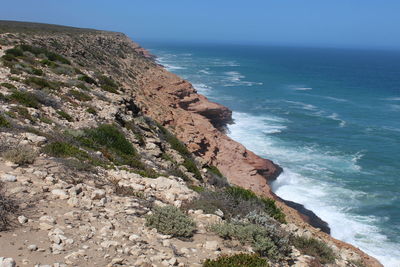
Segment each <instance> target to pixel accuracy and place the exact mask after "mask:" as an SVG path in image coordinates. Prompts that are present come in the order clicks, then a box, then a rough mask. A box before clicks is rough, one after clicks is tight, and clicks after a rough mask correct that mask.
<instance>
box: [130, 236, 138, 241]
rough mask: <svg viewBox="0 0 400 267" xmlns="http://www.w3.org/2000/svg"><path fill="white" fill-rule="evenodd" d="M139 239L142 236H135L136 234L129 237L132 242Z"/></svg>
mask: <svg viewBox="0 0 400 267" xmlns="http://www.w3.org/2000/svg"><path fill="white" fill-rule="evenodd" d="M139 238H140V236H138V235H135V234H133V235H130V236H129V240H130V241H134V240H137V239H139Z"/></svg>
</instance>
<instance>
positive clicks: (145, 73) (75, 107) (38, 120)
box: [0, 22, 381, 266]
mask: <svg viewBox="0 0 400 267" xmlns="http://www.w3.org/2000/svg"><path fill="white" fill-rule="evenodd" d="M0 46H1V48H0V57H1V66H0V83H1V88H0V89H1V95H0V100H1V106H0V128H1V131H0V139H1V141H2V142H1V151H0V152H2V154H1V155H2V162H1V163H0V164H1V168H0V170H1V175H2V176H1V177H2V180H3V182H4V183H3V184H2V185H1V187H2V188H4V191H5V192H4V193H1V194H0V196H1V198H0V205H3V207H7V208H6V209H4V210H5V211H8V212H6V213H4V214H3V215H0V217H1V216H3V217H2V218H4V223H3V226H4V227H3V228H4V229H6V228H7V229H11V230H9V231H8V232H0V246H1V248H2V251H1V252H0V266H1V264H2V263H1V262H2V261H5V259H3V258H1V257H12V258H13V259H15V260H16V261H17V262H18V264H19V263H26V264H33V263H34V264H39V263H43V262H47V263H48V262H51V263H55V264H56V263H57V264H58V265H54V266H65V265H74V266H89V265H90V266H106V265H109V266H114V265H115V266H118V265H127V266H175V265H178V266H200V265H201V264H202V263H203V262H204V261H205V259H207V258H216V257H218V256H219V255H220V254H237V253H240V252H246V253H248V252H254V251H255V252H258V253H260V254H261V255H263V256H264V258H265V259H266V260H268V262H269V264H270V265H272V266H292V265H295V266H321V265H327V266H362V265H365V266H381V265H380V264H379V262H378V261H376V260H375V259H374V258H372V257H370V256H368V255H366V254H365V253H363V252H362V251H360V250H358V249H357V248H354V247H353V246H351V245H348V244H346V243H343V242H341V241H338V240H335V239H334V238H332V237H330V236H329V235H328V234H325V233H323V232H321V231H320V230H319V229H316V228H314V227H312V226H310V225H309V224H308V223H307V222H306V221H305V219H306V220H307V218H308V217H307V216H306V215H304V214H300V213H299V212H298V211H297V210H295V209H292V208H290V207H289V206H288V205H286V204H285V202H283V201H281V200H280V199H279V198H277V197H276V196H275V195H274V194H273V192H271V189H270V187H269V185H268V182H269V181H270V180H273V179H275V178H276V177H277V176H278V175H279V174H280V172H281V171H282V170H281V168H280V167H279V166H277V165H276V164H274V163H273V162H272V161H270V160H267V159H263V158H260V157H258V156H257V155H255V154H254V153H253V152H251V151H249V150H247V149H246V148H245V147H244V146H243V145H241V144H239V143H237V142H235V141H234V140H232V139H230V138H229V137H228V136H226V135H225V133H224V129H225V127H226V125H227V124H228V123H232V118H231V111H230V110H229V109H228V108H226V107H224V106H221V105H219V104H217V103H213V102H211V101H209V100H208V99H207V98H206V97H204V96H202V95H199V94H197V92H196V90H195V89H194V88H193V87H192V85H191V84H190V83H189V82H187V81H185V80H183V79H181V78H180V77H178V76H176V75H174V74H172V73H169V72H168V71H166V70H165V69H164V68H163V67H162V66H159V65H158V64H156V63H155V62H154V60H153V58H152V56H151V55H150V54H149V53H148V52H147V51H146V50H145V49H143V48H142V47H140V46H139V45H138V44H136V43H134V42H132V41H131V40H130V39H129V38H127V37H126V36H125V35H124V34H121V33H114V32H105V31H97V30H90V29H77V28H68V27H63V26H56V25H43V24H31V23H15V22H0ZM175 136H176V137H177V138H176V137H175ZM181 142H183V143H181ZM225 179H227V181H226V180H225ZM233 185H235V186H239V187H240V188H245V189H249V190H251V191H252V192H254V193H256V195H254V194H252V193H251V192H250V191H246V190H243V189H240V188H238V187H233ZM232 192H236V193H232ZM237 192H240V193H237ZM221 196H222V197H221ZM10 198H15V200H12V199H10ZM8 199H10V200H8ZM271 199H275V200H276V202H274V201H272V200H271ZM3 200H4V201H3ZM6 200H7V201H6ZM21 200H25V201H24V202H22V203H21ZM18 202H19V205H17V204H15V206H20V207H19V209H17V208H15V210H14V209H13V208H12V206H13V205H9V204H7V203H18ZM275 203H276V204H275ZM6 204H7V205H6ZM222 204H223V205H222ZM166 205H167V206H168V205H173V206H175V207H178V208H180V209H181V210H183V211H184V213H183V214H184V215H182V216H188V217H189V218H191V220H193V222H194V224H195V225H196V227H195V228H196V229H195V230H194V231H191V232H190V234H191V239H183V240H182V239H179V236H174V234H165V229H164V230H162V229H160V228H157V227H151V223H150V222H149V220H150V219H149V218H150V217H149V216H151V215H152V214H153V213H156V214H157V208H156V207H159V206H166ZM246 205H247V206H246ZM276 205H277V206H276ZM281 210H282V211H283V213H284V214H285V215H283V214H282V212H281ZM251 211H253V212H255V213H257V216H259V217H260V218H263V220H265V221H266V222H264V223H260V222H258V223H256V222H255V221H252V220H253V219H252V218H253V217H249V212H251ZM176 212H178V211H176ZM13 214H16V215H19V217H18V220H17V219H16V218H15V217H16V216H13ZM180 216H181V215H180ZM237 220H239V221H237ZM257 220H258V221H259V220H260V219H257ZM167 224H168V222H165V225H167ZM0 225H1V224H0ZM213 225H214V226H213ZM215 225H219V226H221V225H224V227H228V226H229V227H233V228H232V229H242V228H240V227H247V228H245V229H247V230H248V231H250V230H249V229H258V230H257V231H261V232H263V233H265V234H264V236H263V238H266V239H265V240H264V239H263V242H264V243H268V246H269V247H268V249H267V247H265V246H264V247H263V248H262V249H261V248H259V246H260V243H261V242H258V243H257V242H255V241H254V240H250V239H240V238H239V237H238V236H237V235H235V234H234V233H233V232H234V231H233V232H230V234H228V233H226V232H225V234H221V231H218V230H215V229H216V226H215ZM227 225H228V226H227ZM213 227H214V228H213ZM221 227H222V226H221ZM0 228H1V227H0ZM211 229H214V230H211ZM224 229H225V230H226V228H224ZM267 229H269V230H267ZM225 230H224V231H225ZM163 231H164V232H163ZM235 231H236V230H235ZM237 231H238V230H237ZM264 231H266V232H264ZM236 234H237V233H236ZM266 236H268V238H267V237H266ZM311 237H312V238H313V240H314V241H313V242H315V243H313V244H318V246H321V247H323V250H324V249H325V250H327V251H328V252H329V253H328V254H329V255H331V254H332V255H331V256H330V257H327V258H322V256H321V253H320V252H318V253H319V254H318V253H316V252H315V251H313V252H307V250H305V248H304V244H303V245H300V244H299V241H298V240H303V241H304V238H305V239H307V238H311ZM181 238H182V237H181ZM301 238H303V239H301ZM282 240H285V242H284V243H285V244H282V242H283V241H282ZM252 242H253V243H252ZM318 242H322V243H318ZM264 245H265V244H264ZM3 248H4V249H3ZM320 249H321V248H318V249H315V250H317V251H319V250H320ZM46 252H47V253H49V255H50V256H48V257H47V256H46ZM330 253H331V254H330ZM322 254H323V253H322Z"/></svg>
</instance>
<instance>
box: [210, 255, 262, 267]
mask: <svg viewBox="0 0 400 267" xmlns="http://www.w3.org/2000/svg"><path fill="white" fill-rule="evenodd" d="M268 266H269V265H268V263H267V261H266V260H265V259H263V258H261V257H260V256H258V255H257V254H245V253H240V254H236V255H232V256H228V255H222V256H219V257H218V258H217V259H215V260H210V259H207V260H206V261H205V262H204V264H203V267H268Z"/></svg>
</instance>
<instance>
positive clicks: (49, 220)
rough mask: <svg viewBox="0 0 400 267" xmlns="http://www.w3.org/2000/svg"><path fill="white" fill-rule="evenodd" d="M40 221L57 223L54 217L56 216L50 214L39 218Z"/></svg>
mask: <svg viewBox="0 0 400 267" xmlns="http://www.w3.org/2000/svg"><path fill="white" fill-rule="evenodd" d="M39 221H40V222H47V223H50V224H56V219H54V217H51V216H49V215H44V216H42V217H40V218H39Z"/></svg>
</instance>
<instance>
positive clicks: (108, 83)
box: [99, 75, 118, 94]
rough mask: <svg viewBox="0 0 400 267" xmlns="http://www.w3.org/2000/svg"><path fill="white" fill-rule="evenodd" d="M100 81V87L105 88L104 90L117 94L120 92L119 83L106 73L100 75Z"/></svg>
mask: <svg viewBox="0 0 400 267" xmlns="http://www.w3.org/2000/svg"><path fill="white" fill-rule="evenodd" d="M99 83H100V87H101V89H103V90H104V91H107V92H110V93H114V94H117V93H118V91H117V90H118V85H117V84H116V82H115V81H114V80H113V79H111V78H109V77H107V76H104V75H101V76H100V77H99Z"/></svg>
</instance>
